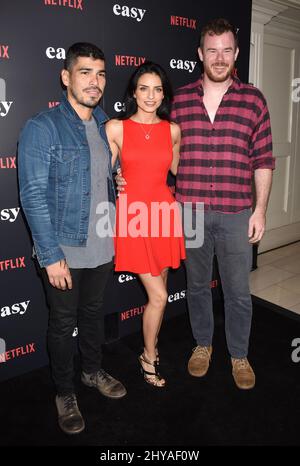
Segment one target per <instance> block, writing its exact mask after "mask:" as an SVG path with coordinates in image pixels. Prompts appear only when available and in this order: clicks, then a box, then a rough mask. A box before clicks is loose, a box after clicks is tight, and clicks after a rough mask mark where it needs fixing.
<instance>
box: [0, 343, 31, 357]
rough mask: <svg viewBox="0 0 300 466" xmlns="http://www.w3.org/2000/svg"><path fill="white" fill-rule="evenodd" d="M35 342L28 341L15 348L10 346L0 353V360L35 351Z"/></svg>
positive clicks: (26, 354)
mask: <svg viewBox="0 0 300 466" xmlns="http://www.w3.org/2000/svg"><path fill="white" fill-rule="evenodd" d="M35 351H36V348H35V343H28V344H27V345H24V346H18V347H17V348H12V349H10V350H7V351H5V352H3V353H0V362H6V361H9V360H10V359H15V358H19V357H20V356H28V355H29V354H31V353H35Z"/></svg>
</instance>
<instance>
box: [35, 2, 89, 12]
mask: <svg viewBox="0 0 300 466" xmlns="http://www.w3.org/2000/svg"><path fill="white" fill-rule="evenodd" d="M44 5H45V6H62V7H66V8H73V9H75V10H81V11H83V0H44Z"/></svg>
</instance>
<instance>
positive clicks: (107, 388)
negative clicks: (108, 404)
mask: <svg viewBox="0 0 300 466" xmlns="http://www.w3.org/2000/svg"><path fill="white" fill-rule="evenodd" d="M81 381H82V382H83V383H84V384H85V385H87V386H88V387H94V388H97V389H98V390H99V392H100V393H101V394H102V395H104V396H107V397H108V398H123V396H125V395H126V393H127V390H126V388H125V387H124V385H123V384H122V383H121V382H120V381H119V380H117V379H115V378H114V377H112V376H111V375H109V374H108V373H107V372H105V370H104V369H100V370H99V371H97V372H94V373H93V374H86V373H85V372H82V374H81Z"/></svg>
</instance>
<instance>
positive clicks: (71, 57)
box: [64, 42, 105, 71]
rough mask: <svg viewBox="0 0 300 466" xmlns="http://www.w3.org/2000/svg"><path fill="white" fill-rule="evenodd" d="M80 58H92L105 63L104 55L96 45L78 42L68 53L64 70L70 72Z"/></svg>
mask: <svg viewBox="0 0 300 466" xmlns="http://www.w3.org/2000/svg"><path fill="white" fill-rule="evenodd" d="M78 57H91V58H94V60H103V61H105V57H104V53H103V52H102V50H101V49H99V48H98V47H97V46H96V45H94V44H90V43H88V42H76V43H75V44H73V45H71V47H69V49H68V51H67V54H66V59H65V61H64V69H65V70H68V71H70V70H71V68H72V66H73V65H74V63H75V62H76V60H77V58H78Z"/></svg>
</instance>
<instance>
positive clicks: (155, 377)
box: [139, 353, 166, 388]
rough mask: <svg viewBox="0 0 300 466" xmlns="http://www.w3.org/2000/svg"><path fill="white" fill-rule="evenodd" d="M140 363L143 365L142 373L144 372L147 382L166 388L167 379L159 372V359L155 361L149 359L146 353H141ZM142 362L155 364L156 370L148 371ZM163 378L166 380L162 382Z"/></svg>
mask: <svg viewBox="0 0 300 466" xmlns="http://www.w3.org/2000/svg"><path fill="white" fill-rule="evenodd" d="M139 363H140V365H141V373H142V374H143V377H144V380H145V382H147V383H148V384H149V385H152V386H153V387H157V388H164V387H165V385H166V381H165V380H164V379H163V377H162V376H161V375H160V373H159V372H158V362H157V360H156V361H153V362H150V361H148V359H147V358H146V357H145V354H144V353H143V354H141V355H140V356H139ZM142 363H145V364H149V365H150V366H153V367H154V372H149V371H146V370H145V369H144V367H143V364H142ZM149 376H150V377H149ZM162 380H163V381H164V382H163V383H161V384H160V382H161V381H162Z"/></svg>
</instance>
